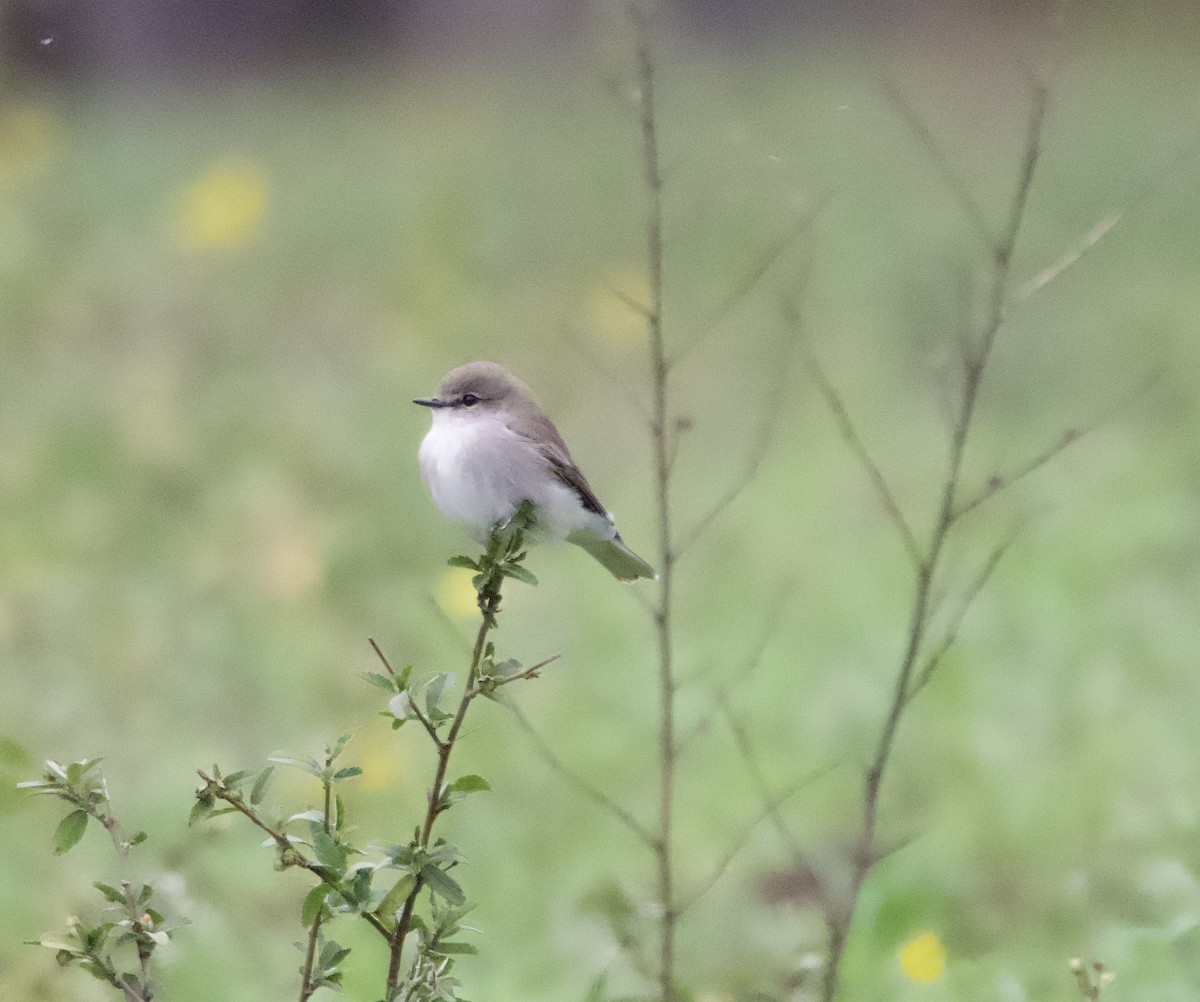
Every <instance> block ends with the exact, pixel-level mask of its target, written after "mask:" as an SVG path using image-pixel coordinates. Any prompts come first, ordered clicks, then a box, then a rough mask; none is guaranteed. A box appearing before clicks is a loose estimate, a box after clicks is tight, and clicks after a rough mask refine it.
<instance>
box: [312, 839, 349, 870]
mask: <svg viewBox="0 0 1200 1002" xmlns="http://www.w3.org/2000/svg"><path fill="white" fill-rule="evenodd" d="M313 852H315V853H316V854H317V860H318V862H320V863H321V864H323V865H324V866H327V867H329V868H330V869H331V870H336V871H337V872H338V873H341V872H342V870H344V869H345V868H346V850H345V849H344V848H343V847H342V846H340V845H338V843H337V841H336V840H335V839H334V837H333V836H332V835H330V834H329V833H328V832H325V831H319V832H317V834H316V835H315V836H314V837H313Z"/></svg>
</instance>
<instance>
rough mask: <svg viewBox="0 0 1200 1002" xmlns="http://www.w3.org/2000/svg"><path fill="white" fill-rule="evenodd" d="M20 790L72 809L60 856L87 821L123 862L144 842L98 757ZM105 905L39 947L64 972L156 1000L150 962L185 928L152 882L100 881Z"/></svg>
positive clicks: (58, 840) (131, 996) (130, 998)
mask: <svg viewBox="0 0 1200 1002" xmlns="http://www.w3.org/2000/svg"><path fill="white" fill-rule="evenodd" d="M17 786H18V789H23V790H29V791H30V792H32V793H36V794H44V795H47V796H52V797H57V798H59V799H60V800H64V801H66V802H67V803H68V804H69V805H70V807H71V810H70V811H69V812H68V813H67V814H66V815H65V816H64V817H63V819H62V820H61V821H60V822H59V823H58V826H57V827H56V828H55V830H54V837H53V845H54V852H55V853H56V854H57V855H64V854H66V853H68V852H70V851H71V850H72V849H73V848H74V847H75V846H76V845H78V844H79V842H80V841H81V840H82V839H83V836H84V834H85V833H86V831H87V828H88V822H89V821H95V822H97V823H98V824H99V825H100V826H101V827H102V828H103V829H104V830H105V831H106V832H107V833H108V835H109V837H110V839H111V840H112V843H113V848H114V849H115V850H116V852H117V856H118V857H119V859H120V860H121V862H122V863H124V862H125V861H126V860H128V858H129V853H130V850H131V849H133V848H134V847H135V846H138V845H140V844H141V843H142V842H144V841H145V840H146V833H145V832H143V831H139V832H138V833H137V834H135V835H133V836H132V837H127V836H126V835H125V833H124V831H123V829H122V827H121V825H120V823H119V822H118V821H117V819H116V816H115V815H114V814H113V810H112V802H111V800H110V799H109V795H108V784H107V783H106V782H105V779H104V773H103V772H102V771H101V769H100V759H98V758H95V759H83V760H81V761H78V762H71V763H70V764H68V765H65V766H64V765H60V764H59V763H58V762H54V761H48V762H47V763H46V771H45V772H44V773H43V774H42V778H41V779H36V780H30V781H29V782H25V783H18V784H17ZM92 886H94V887H95V888H96V890H97V891H99V892H100V894H101V896H102V897H103V898H104V900H105V901H106V902H107V907H106V908H105V909H104V911H103V913H102V917H100V918H99V919H96V920H93V921H88V920H85V919H83V918H80V917H78V916H71V917H70V918H68V919H67V924H66V926H67V927H66V930H65V932H63V933H47V934H46V935H44V936H42V938H41V939H40V940H36V941H33V945H38V946H44V947H46V948H47V949H50V950H53V951H54V953H55V958H56V959H57V960H58V962H59V964H60V965H62V966H63V967H70V966H71V965H72V964H74V965H77V966H79V967H80V968H82V969H83V970H85V971H87V972H88V973H89V974H91V975H92V976H93V977H95V978H97V979H98V980H100V981H103V982H105V983H107V984H109V985H111V986H112V987H113V988H114V989H116V990H117V991H118V992H120V993H121V994H122V995H123V996H124V998H125V999H126V1000H127V1002H150V1000H151V999H153V998H154V982H153V979H152V976H151V960H152V958H153V956H154V952H155V950H157V949H158V947H160V946H163V945H164V944H165V943H166V942H167V940H168V938H169V937H170V935H171V934H172V933H173V932H174V931H175V929H177V928H178V927H179V925H180V924H182V923H181V922H179V921H175V922H171V921H168V920H167V919H166V918H164V916H163V915H162V913H161V912H159V911H158V910H157V908H155V907H154V905H153V903H152V902H153V900H154V894H155V890H154V887H153V886H152V885H150V884H142V883H136V882H131V881H129V880H122V881H120V883H119V885H117V886H114V885H112V884H106V883H101V882H99V881H97V882H96V883H94V884H93V885H92Z"/></svg>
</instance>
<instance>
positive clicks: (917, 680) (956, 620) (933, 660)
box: [904, 531, 1019, 703]
mask: <svg viewBox="0 0 1200 1002" xmlns="http://www.w3.org/2000/svg"><path fill="white" fill-rule="evenodd" d="M1018 534H1019V533H1018V532H1016V531H1014V532H1013V533H1011V534H1010V535H1009V536H1008V537H1007V538H1005V539H1004V540H1003V541H1002V542H1001V543H999V544H998V545H997V546H996V547H995V548H994V549H993V550H992V552H991V553H990V554H989V555H988V558H987V560H986V561H984V564H983V567H981V568H980V570H979V573H978V574H976V575H975V578H974V579H973V580H972V582H971V584H970V586H969V587H968V588H967V591H966V592H965V594H964V595H963V597H962V600H961V601H960V603H959V607H958V609H957V611H956V612H955V614H954V616H953V618H952V619H951V620H950V623H949V624H948V626H947V627H946V632H945V633H944V634H943V636H942V639H941V641H940V642H939V643H938V645H937V647H935V648H934V649H933V650H932V651H931V652H930V653H929V654H928V655H927V656H926V657H925V660H924V663H923V664H922V666H921V669H920V671H918V672H917V673H916V675H915V676H913V679H912V683H911V684H910V685H909V687H908V692H907V693H906V695H905V697H904V701H905V703H909V702H911V701H912V700H913V698H914V697H915V696H916V695H917V693H918V692H920V691H921V690H922V689H924V688H925V686H926V684H927V683H928V682H929V679H930V678H931V677H932V676H933V673H934V672H935V671H937V668H938V665H940V664H941V662H942V659H943V658H944V657H945V656H946V654H947V653H949V651H950V648H952V647H953V646H954V644H955V643H956V642H957V640H958V631H959V628H960V627H961V626H962V621H963V620H964V619H965V618H966V615H967V613H968V612H969V611H970V609H971V606H972V605H974V604H975V600H976V599H977V598H978V597H979V593H980V592H981V591H983V587H984V585H986V584H987V583H988V581H989V580H990V579H991V576H992V574H993V572H994V571H995V570H996V567H997V566H998V565H999V563H1000V561H1001V559H1002V558H1003V557H1004V554H1006V553H1007V552H1008V550H1009V547H1011V546H1012V544H1013V543H1014V542H1016V539H1017V536H1018Z"/></svg>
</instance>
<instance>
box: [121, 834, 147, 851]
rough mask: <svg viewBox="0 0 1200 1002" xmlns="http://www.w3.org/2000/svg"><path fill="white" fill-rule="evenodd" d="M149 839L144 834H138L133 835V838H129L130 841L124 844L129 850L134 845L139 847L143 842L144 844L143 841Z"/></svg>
mask: <svg viewBox="0 0 1200 1002" xmlns="http://www.w3.org/2000/svg"><path fill="white" fill-rule="evenodd" d="M149 837H150V836H149V835H147V834H146V833H145V832H138V833H137V834H136V835H134V836H133V838H131V839H130V840H129V841H128V842H126V843H125V844H126V845H127V846H129V848H131V849H132V848H133V847H134V846H135V845H141V844H142V843H143V842H145V841H146V839H148V838H149Z"/></svg>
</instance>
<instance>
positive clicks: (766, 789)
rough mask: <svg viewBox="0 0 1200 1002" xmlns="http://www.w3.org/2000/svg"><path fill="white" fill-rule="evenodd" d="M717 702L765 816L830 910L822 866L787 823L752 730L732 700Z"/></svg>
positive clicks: (808, 779)
mask: <svg viewBox="0 0 1200 1002" xmlns="http://www.w3.org/2000/svg"><path fill="white" fill-rule="evenodd" d="M718 706H719V707H720V709H721V714H722V716H723V717H724V718H725V722H726V725H727V726H728V727H729V732H730V733H731V734H732V735H733V740H734V744H735V745H736V747H737V750H738V753H739V754H740V755H741V757H742V763H743V764H744V765H745V767H746V772H747V773H748V774H749V776H750V782H751V783H752V784H753V785H754V791H755V794H756V795H757V796H758V798H759V800H760V801H761V802H762V803H763V805H764V807H766V808H767V810H766V813H765V816H766V817H767V818H768V819H769V820H770V821H771V823H772V825H773V826H774V828H775V831H776V832H777V833H778V834H779V837H780V838H781V839H782V840H783V844H784V845H785V846H786V847H787V849H788V851H789V852H790V853H791V856H792V860H793V862H794V863H795V864H796V866H798V867H801V868H803V869H805V870H807V871H808V872H810V873H812V874H813V877H814V881H815V886H816V892H817V895H818V897H819V898H820V900H821V902H822V904H823V905H824V906H825V908H826V910H827V911H828V910H829V908H830V903H829V898H828V894H827V892H826V890H825V887H824V886H823V885H822V884H821V883H820V880H819V879H818V878H817V874H818V873H820V869H819V868H817V867H815V866H813V865H812V863H811V862H810V861H809V859H808V857H807V854H806V853H805V851H804V849H803V848H802V847H801V845H800V842H799V841H798V840H797V839H796V837H795V836H794V835H793V834H792V831H791V829H790V828H788V826H787V822H786V821H785V820H784V818H783V814H782V813H780V810H779V808H780V807H781V806H782V805H783V801H782V800H777V798H776V796H775V795H774V794H773V793H772V792H771V787H770V784H769V783H768V782H767V777H766V774H765V773H764V772H763V768H762V764H761V763H760V762H759V758H758V754H757V753H756V752H755V750H754V745H753V744H752V743H751V741H750V734H749V732H748V731H747V730H746V728H745V727H744V726H743V725H742V722H741V721H740V720H738V718H737V716H736V715H735V714H734V712H733V707H732V705H731V704H730V702H729V700H728V699H726V698H725V697H724V695H722V696H720V697H719V702H718ZM832 768H833V767H832V766H826V767H825V768H822V769H818V770H816V771H814V772H813V773H810V774H809V776H807V777H805V779H804V780H803V783H804V785H807V784H808V783H810V782H814V781H815V780H817V779H820V778H821V777H823V776H826V775H828V773H829V772H830V770H831V769H832Z"/></svg>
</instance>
